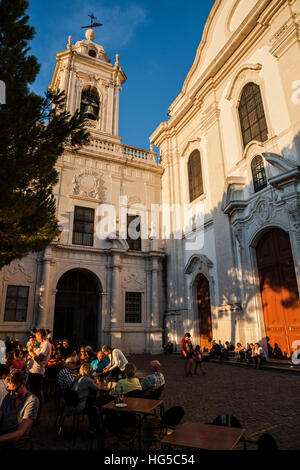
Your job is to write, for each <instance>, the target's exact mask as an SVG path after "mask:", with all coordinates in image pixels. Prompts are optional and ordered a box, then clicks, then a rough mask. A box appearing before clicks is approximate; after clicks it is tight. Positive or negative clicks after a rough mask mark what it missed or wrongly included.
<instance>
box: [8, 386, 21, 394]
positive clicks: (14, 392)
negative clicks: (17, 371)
mask: <svg viewBox="0 0 300 470" xmlns="http://www.w3.org/2000/svg"><path fill="white" fill-rule="evenodd" d="M22 385H23V384H20V385H18V387H17V388H14V389H13V390H11V389H10V388H8V387H6V391H7V392H8V393H12V394H13V395H15V394H16V393H18V390H19V388H20V387H21V386H22Z"/></svg>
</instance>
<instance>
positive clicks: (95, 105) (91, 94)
mask: <svg viewBox="0 0 300 470" xmlns="http://www.w3.org/2000/svg"><path fill="white" fill-rule="evenodd" d="M99 102H100V100H99V95H98V92H97V90H96V88H93V87H91V86H90V87H87V88H84V89H83V90H82V94H81V105H80V110H81V111H82V112H83V113H85V114H86V115H87V117H88V118H89V119H93V120H94V121H96V120H97V119H98V118H99Z"/></svg>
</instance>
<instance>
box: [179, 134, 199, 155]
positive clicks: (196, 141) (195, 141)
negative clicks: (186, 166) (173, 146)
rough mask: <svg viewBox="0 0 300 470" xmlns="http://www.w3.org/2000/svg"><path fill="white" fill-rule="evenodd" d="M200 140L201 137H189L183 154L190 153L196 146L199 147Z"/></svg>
mask: <svg viewBox="0 0 300 470" xmlns="http://www.w3.org/2000/svg"><path fill="white" fill-rule="evenodd" d="M199 142H201V138H200V137H195V138H194V139H189V140H188V142H187V143H186V144H185V146H184V147H183V149H182V151H181V155H182V156H184V155H189V154H190V153H191V152H192V151H193V150H194V149H195V148H197V146H198V144H199Z"/></svg>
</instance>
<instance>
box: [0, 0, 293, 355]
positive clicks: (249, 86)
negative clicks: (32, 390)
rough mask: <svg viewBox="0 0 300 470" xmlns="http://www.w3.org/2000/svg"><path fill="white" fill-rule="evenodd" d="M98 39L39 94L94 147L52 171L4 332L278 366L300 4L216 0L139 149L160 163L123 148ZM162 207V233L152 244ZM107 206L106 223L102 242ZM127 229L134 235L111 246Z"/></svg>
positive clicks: (288, 349) (115, 91)
mask: <svg viewBox="0 0 300 470" xmlns="http://www.w3.org/2000/svg"><path fill="white" fill-rule="evenodd" d="M94 39H95V36H94V32H93V31H92V30H89V31H88V32H87V35H86V39H85V40H83V41H79V42H77V43H76V44H75V45H72V43H71V38H69V43H68V45H67V48H66V50H65V51H63V52H60V53H59V54H57V63H56V68H55V71H54V75H53V79H52V83H51V87H52V88H59V89H61V90H64V91H65V93H66V97H67V100H66V106H67V109H68V110H69V111H70V112H71V113H72V112H74V111H75V109H79V108H80V109H82V110H83V111H84V112H85V113H86V114H87V116H88V118H89V120H88V126H89V130H90V133H91V140H90V143H89V145H87V146H85V147H84V148H82V149H81V150H80V151H78V153H77V154H74V153H71V152H68V151H66V152H65V153H64V155H63V156H62V158H60V159H59V161H58V162H57V170H58V172H59V182H58V184H57V187H56V188H55V195H56V200H57V218H58V220H59V224H60V225H59V227H60V232H59V234H58V236H57V238H56V240H54V241H53V242H52V243H51V244H50V246H49V247H48V248H47V249H46V250H45V252H43V253H39V254H35V253H33V254H30V255H29V256H27V257H26V258H24V259H22V260H16V261H14V262H13V263H11V265H10V266H7V267H5V268H4V269H3V270H2V271H1V272H0V285H1V289H0V335H1V336H2V337H3V336H5V335H6V334H8V335H10V336H12V337H15V338H18V339H22V338H25V337H26V336H27V333H28V330H29V328H31V327H33V326H36V327H45V328H49V329H50V330H51V331H53V332H54V335H55V336H56V337H67V338H69V339H70V340H71V342H73V343H75V344H77V343H85V344H89V343H90V344H92V345H93V346H96V345H100V344H103V343H106V342H107V343H109V344H111V345H112V346H113V347H120V348H121V349H123V350H124V351H126V352H136V353H143V352H146V353H152V354H155V353H159V352H161V350H162V345H163V342H164V341H167V340H170V341H171V342H172V343H173V344H174V346H175V350H179V344H180V340H181V338H182V336H183V334H184V332H185V331H190V333H191V334H192V339H193V343H194V344H200V345H201V347H202V348H208V347H209V344H210V340H211V339H215V340H217V341H218V340H220V341H222V342H223V343H224V342H225V341H227V340H228V341H232V342H233V343H236V342H238V341H240V342H241V343H242V344H243V345H246V344H247V343H250V342H257V341H261V342H262V343H263V344H264V345H265V347H267V345H266V343H267V341H269V343H270V344H271V346H272V347H273V348H274V347H276V348H277V350H280V351H281V353H282V355H283V356H290V355H291V354H292V352H293V351H294V350H295V349H298V348H299V345H300V302H299V290H300V112H299V111H300V61H299V58H300V0H253V1H240V0H216V1H215V3H214V6H213V8H212V10H211V13H210V15H209V18H208V20H207V23H206V26H205V28H204V32H203V37H202V40H201V42H200V45H199V47H198V50H197V52H196V57H195V61H194V63H193V65H192V67H191V69H190V71H189V73H188V75H187V77H186V80H185V82H184V84H183V88H182V91H181V92H180V93H179V95H178V97H177V98H176V99H175V101H174V102H173V103H172V104H171V106H170V108H169V116H170V118H169V120H168V121H167V122H164V123H162V124H160V126H159V127H158V128H157V129H156V130H155V131H154V133H153V134H152V136H151V137H150V141H151V143H152V144H154V145H155V146H157V147H159V149H160V162H159V161H158V158H157V155H156V154H155V153H154V152H153V150H150V151H146V150H141V149H137V148H135V147H130V146H126V145H124V144H122V142H121V138H120V137H119V135H118V118H119V91H120V90H121V86H122V84H123V83H124V82H125V81H126V76H125V73H124V71H123V69H122V68H121V66H120V64H119V57H118V55H117V56H116V59H115V62H114V64H112V63H111V62H110V60H109V59H108V57H107V55H106V53H105V51H104V50H103V48H102V47H101V46H99V45H97V44H96V43H95V41H94ZM151 148H153V147H150V149H151ZM160 204H162V205H165V206H166V207H168V208H169V213H170V214H171V216H170V223H169V221H168V223H167V222H166V220H165V216H164V212H162V215H161V216H160V222H162V224H161V226H163V224H164V223H166V224H167V225H168V227H169V229H170V236H167V237H166V236H165V232H164V233H163V232H162V231H160V232H159V234H158V235H157V233H156V234H155V235H153V220H154V219H152V218H151V215H150V213H151V211H152V207H153V205H156V206H158V205H160ZM109 207H113V208H114V209H113V210H114V211H115V224H114V225H113V227H112V228H113V229H112V230H111V233H110V235H108V236H106V237H101V236H99V224H100V223H101V220H103V212H101V210H102V209H103V208H106V209H107V210H109ZM174 207H177V209H176V210H173V211H172V210H171V209H172V208H174ZM99 208H102V209H99ZM126 212H127V214H126ZM186 213H188V214H191V217H186ZM124 214H126V216H124ZM124 217H125V219H124ZM158 218H159V217H158ZM124 220H125V223H126V226H127V227H129V226H130V225H132V224H133V226H134V227H135V228H137V231H140V232H141V231H143V230H144V232H145V227H146V226H147V230H146V233H144V235H145V236H143V237H142V239H135V238H134V237H129V236H127V238H126V237H125V238H124V237H120V233H121V231H122V230H123V228H122V227H123V225H124V224H123V225H122V222H124ZM147 220H148V221H149V220H151V223H150V224H149V227H148V225H147V224H146V221H147ZM297 341H298V343H297ZM276 345H277V346H276Z"/></svg>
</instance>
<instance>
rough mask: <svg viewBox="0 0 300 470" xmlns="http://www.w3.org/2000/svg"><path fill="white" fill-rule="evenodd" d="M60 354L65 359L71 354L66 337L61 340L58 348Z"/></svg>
mask: <svg viewBox="0 0 300 470" xmlns="http://www.w3.org/2000/svg"><path fill="white" fill-rule="evenodd" d="M60 354H61V356H62V357H63V359H66V358H67V357H69V356H70V355H71V354H72V349H71V348H70V346H69V341H68V340H67V339H64V340H63V342H62V347H61V348H60Z"/></svg>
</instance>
